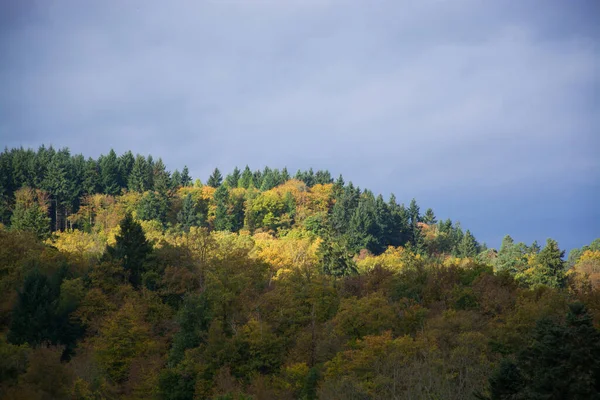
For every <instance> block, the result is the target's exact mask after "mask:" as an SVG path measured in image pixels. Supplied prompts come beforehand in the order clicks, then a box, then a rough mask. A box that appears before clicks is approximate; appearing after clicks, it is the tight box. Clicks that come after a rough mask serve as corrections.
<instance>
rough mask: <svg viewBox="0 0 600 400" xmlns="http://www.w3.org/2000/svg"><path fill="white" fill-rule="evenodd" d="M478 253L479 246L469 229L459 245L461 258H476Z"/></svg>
mask: <svg viewBox="0 0 600 400" xmlns="http://www.w3.org/2000/svg"><path fill="white" fill-rule="evenodd" d="M478 253H479V244H478V243H477V241H476V240H475V237H474V236H473V235H472V234H471V231H469V230H468V229H467V232H465V235H464V236H463V238H462V241H461V242H460V245H459V254H460V256H461V257H475V256H476V255H477V254H478Z"/></svg>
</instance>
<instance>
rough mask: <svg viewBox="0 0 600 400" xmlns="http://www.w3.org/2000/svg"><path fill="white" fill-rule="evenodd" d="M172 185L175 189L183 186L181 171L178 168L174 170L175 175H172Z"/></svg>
mask: <svg viewBox="0 0 600 400" xmlns="http://www.w3.org/2000/svg"><path fill="white" fill-rule="evenodd" d="M171 186H172V188H173V189H177V188H179V187H181V186H182V181H181V172H179V170H177V169H176V170H175V171H174V172H173V175H171Z"/></svg>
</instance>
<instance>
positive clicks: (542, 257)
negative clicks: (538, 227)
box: [530, 239, 566, 288]
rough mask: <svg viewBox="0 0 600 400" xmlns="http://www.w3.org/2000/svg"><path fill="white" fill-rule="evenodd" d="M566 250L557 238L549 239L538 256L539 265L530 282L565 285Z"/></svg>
mask: <svg viewBox="0 0 600 400" xmlns="http://www.w3.org/2000/svg"><path fill="white" fill-rule="evenodd" d="M564 255H565V252H564V251H562V250H560V249H559V248H558V243H557V242H556V240H553V239H548V240H547V241H546V246H545V247H544V248H543V249H542V251H540V253H539V254H538V256H537V259H536V261H537V263H538V267H537V268H536V269H535V273H534V276H533V277H532V281H531V282H530V284H533V285H535V284H543V285H547V286H551V287H556V288H558V287H564V285H565V279H566V278H565V262H564V261H563V257H564Z"/></svg>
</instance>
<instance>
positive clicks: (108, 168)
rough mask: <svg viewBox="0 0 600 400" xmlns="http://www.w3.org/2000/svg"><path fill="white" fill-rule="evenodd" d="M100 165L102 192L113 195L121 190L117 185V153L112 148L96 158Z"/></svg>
mask: <svg viewBox="0 0 600 400" xmlns="http://www.w3.org/2000/svg"><path fill="white" fill-rule="evenodd" d="M98 164H99V165H100V176H101V177H102V179H101V181H102V187H103V190H104V193H106V194H109V195H112V196H115V195H117V194H119V192H120V191H121V187H120V186H119V164H118V161H117V154H116V153H115V151H114V150H113V149H111V150H110V152H109V153H108V154H107V155H106V156H101V157H100V158H99V160H98Z"/></svg>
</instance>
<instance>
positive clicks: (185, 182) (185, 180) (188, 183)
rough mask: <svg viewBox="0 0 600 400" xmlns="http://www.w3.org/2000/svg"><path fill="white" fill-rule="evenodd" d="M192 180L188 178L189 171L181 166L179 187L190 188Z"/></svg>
mask: <svg viewBox="0 0 600 400" xmlns="http://www.w3.org/2000/svg"><path fill="white" fill-rule="evenodd" d="M191 184H192V178H191V177H190V171H189V170H188V167H187V165H184V166H183V170H181V186H184V187H187V186H191Z"/></svg>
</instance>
